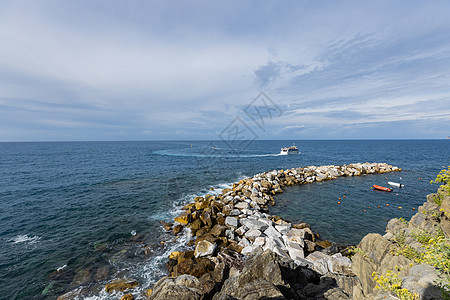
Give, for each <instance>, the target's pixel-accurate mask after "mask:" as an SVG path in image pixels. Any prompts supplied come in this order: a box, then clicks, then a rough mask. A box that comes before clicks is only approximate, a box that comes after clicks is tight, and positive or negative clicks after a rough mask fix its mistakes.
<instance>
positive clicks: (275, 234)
mask: <svg viewBox="0 0 450 300" xmlns="http://www.w3.org/2000/svg"><path fill="white" fill-rule="evenodd" d="M264 234H265V235H267V236H269V237H271V238H278V239H279V238H281V236H282V235H281V233H279V232H278V230H276V229H275V228H274V227H272V226H269V227H267V229H266V230H264Z"/></svg>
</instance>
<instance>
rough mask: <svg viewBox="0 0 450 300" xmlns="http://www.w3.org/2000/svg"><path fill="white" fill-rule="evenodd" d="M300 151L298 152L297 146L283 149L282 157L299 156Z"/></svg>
mask: <svg viewBox="0 0 450 300" xmlns="http://www.w3.org/2000/svg"><path fill="white" fill-rule="evenodd" d="M299 152H300V151H298V148H297V146H295V145H293V146H290V147H283V148H281V151H280V155H293V154H298V153H299Z"/></svg>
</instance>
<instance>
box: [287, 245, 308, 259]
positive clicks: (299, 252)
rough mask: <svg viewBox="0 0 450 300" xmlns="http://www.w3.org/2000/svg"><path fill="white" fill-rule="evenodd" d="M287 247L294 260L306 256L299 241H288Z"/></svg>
mask: <svg viewBox="0 0 450 300" xmlns="http://www.w3.org/2000/svg"><path fill="white" fill-rule="evenodd" d="M286 249H287V251H288V253H289V256H290V257H291V258H292V259H293V260H298V259H303V258H305V253H304V251H303V248H302V247H301V246H300V245H299V244H297V243H292V242H288V243H287V244H286Z"/></svg>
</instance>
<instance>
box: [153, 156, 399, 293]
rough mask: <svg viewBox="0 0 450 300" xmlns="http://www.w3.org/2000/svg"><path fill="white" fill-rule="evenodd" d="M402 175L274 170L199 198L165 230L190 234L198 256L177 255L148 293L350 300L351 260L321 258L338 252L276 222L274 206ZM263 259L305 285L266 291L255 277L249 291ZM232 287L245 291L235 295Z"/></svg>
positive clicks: (368, 170)
mask: <svg viewBox="0 0 450 300" xmlns="http://www.w3.org/2000/svg"><path fill="white" fill-rule="evenodd" d="M400 170H401V169H399V168H397V167H393V166H391V165H388V164H385V163H356V164H350V165H342V166H334V165H330V166H321V167H316V166H308V167H302V168H294V169H289V170H274V171H270V172H264V173H260V174H256V175H254V176H253V177H250V178H246V179H243V180H240V181H239V182H237V183H234V184H233V186H232V187H231V188H227V189H224V190H222V193H221V194H219V195H206V196H204V197H195V198H194V202H192V203H189V204H187V205H186V206H184V207H183V208H182V210H183V212H182V213H181V214H180V215H179V216H177V217H176V218H175V222H174V223H173V224H164V228H165V229H166V230H167V231H171V232H172V233H173V234H174V235H178V234H180V233H181V232H185V231H190V233H191V234H192V236H193V239H192V240H191V241H190V242H189V243H188V245H190V246H192V247H193V248H192V249H193V250H190V251H175V252H172V253H171V254H170V257H169V260H168V263H167V267H168V270H169V273H170V275H169V276H168V277H164V278H163V279H161V280H160V281H159V282H158V283H157V284H155V286H154V289H153V292H152V290H149V293H148V294H150V296H149V299H168V298H167V297H171V298H180V299H212V298H213V297H214V299H235V298H237V299H241V297H240V296H239V297H237V296H238V294H239V293H241V292H242V293H244V294H246V295H247V296H248V297H250V298H246V297H247V296H245V297H242V299H259V298H264V297H267V298H271V297H275V298H273V299H296V297H297V298H298V299H309V298H314V297H318V298H323V297H324V295H327V297H326V298H327V299H347V298H348V295H351V294H352V287H353V285H354V280H355V275H354V274H353V272H352V266H351V261H350V259H349V258H347V257H345V256H342V254H341V253H340V252H339V251H331V252H330V251H329V253H326V252H317V251H316V250H317V249H324V248H328V249H331V248H332V247H329V246H331V245H332V244H331V243H330V242H328V241H321V240H320V239H318V237H319V236H318V235H317V234H315V233H313V232H312V230H311V229H310V226H309V225H308V224H306V223H299V224H291V223H290V222H288V221H286V220H283V219H282V218H280V217H278V216H271V215H269V214H268V206H269V205H274V204H275V199H274V195H276V194H278V193H282V192H283V188H284V187H286V186H292V185H296V184H306V183H312V182H320V181H324V180H331V179H335V178H337V177H340V176H360V175H364V174H375V173H386V172H392V171H400ZM255 253H256V254H255ZM258 253H259V254H258ZM261 253H270V254H264V255H266V256H267V255H269V256H270V257H272V256H274V257H276V259H275V258H274V257H272V258H273V260H276V261H278V260H283V261H284V263H283V264H282V265H283V266H284V267H280V268H281V269H282V270H283V272H284V275H285V276H284V275H283V276H284V277H286V278H290V277H289V276H294V275H295V274H296V275H295V276H297V277H299V278H301V282H302V284H301V285H300V286H295V284H294V285H291V284H289V282H288V281H289V280H288V279H286V278H284V277H283V276H281V277H283V278H284V279H280V280H282V281H283V280H284V281H283V282H284V283H283V284H282V285H281V286H280V283H277V284H275V283H273V282H272V283H270V285H269V286H266V285H265V284H264V280H263V278H262V277H261V278H259V279H258V276H257V275H255V274H256V273H255V274H253V273H252V274H253V275H251V276H253V277H252V278H253V279H252V280H253V281H252V282H251V283H248V282H247V281H248V280H249V277H248V276H250V275H248V276H247V275H245V276H244V275H243V274H246V272H247V271H248V263H249V261H247V262H246V261H245V260H246V258H247V257H254V256H255V255H262V254H261ZM286 264H287V265H289V268H288V267H286ZM278 266H280V264H278ZM277 268H278V267H277ZM299 268H300V269H299ZM248 272H250V273H251V271H248ZM286 272H287V273H286ZM289 272H291V273H292V274H290V275H289ZM299 272H300V273H301V274H300V273H299ZM293 274H294V275H293ZM242 276H243V277H242ZM261 276H262V275H261ZM295 276H294V277H295ZM241 277H242V280H241V279H240V278H241ZM281 277H280V278H281ZM233 278H234V279H233ZM266 281H267V280H266ZM269 281H270V280H269ZM233 282H234V284H238V283H239V282H241V283H239V284H242V285H245V286H234V287H233ZM258 289H259V290H258ZM300 289H301V291H300ZM220 291H222V293H221V294H220V293H219V292H220ZM227 291H228V292H227ZM245 291H247V292H245ZM215 294H217V295H222V296H217V295H216V296H214V295H215ZM233 295H234V296H233ZM249 295H257V296H258V298H252V297H253V296H249ZM293 295H297V296H295V297H294V298H292V297H293ZM333 295H334V296H333ZM229 297H231V298H229ZM233 297H235V298H233ZM277 297H278V298H277ZM305 297H306V298H305ZM271 299H272V298H271Z"/></svg>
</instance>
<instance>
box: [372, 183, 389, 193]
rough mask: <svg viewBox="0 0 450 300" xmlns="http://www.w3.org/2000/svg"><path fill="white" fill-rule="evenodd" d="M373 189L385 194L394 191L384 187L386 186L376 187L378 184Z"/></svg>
mask: <svg viewBox="0 0 450 300" xmlns="http://www.w3.org/2000/svg"><path fill="white" fill-rule="evenodd" d="M373 188H374V189H376V190H380V191H385V192H392V190H393V189H391V188H387V187H384V186H379V185H376V184H374V185H373Z"/></svg>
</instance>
